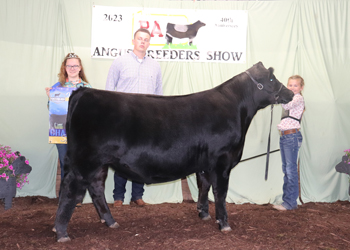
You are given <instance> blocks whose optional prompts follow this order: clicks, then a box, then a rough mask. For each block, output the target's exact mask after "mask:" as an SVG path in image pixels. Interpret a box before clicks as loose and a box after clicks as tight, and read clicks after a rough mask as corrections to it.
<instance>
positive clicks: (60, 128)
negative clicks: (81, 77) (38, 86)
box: [49, 88, 76, 144]
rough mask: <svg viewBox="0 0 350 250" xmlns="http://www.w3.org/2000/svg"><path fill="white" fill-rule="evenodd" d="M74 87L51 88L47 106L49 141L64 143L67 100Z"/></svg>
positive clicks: (65, 137) (65, 138) (65, 139)
mask: <svg viewBox="0 0 350 250" xmlns="http://www.w3.org/2000/svg"><path fill="white" fill-rule="evenodd" d="M73 90H76V88H52V89H51V90H50V106H49V116H50V118H49V143H55V144H66V143H67V135H66V120H67V112H68V100H69V97H70V95H71V94H72V91H73Z"/></svg>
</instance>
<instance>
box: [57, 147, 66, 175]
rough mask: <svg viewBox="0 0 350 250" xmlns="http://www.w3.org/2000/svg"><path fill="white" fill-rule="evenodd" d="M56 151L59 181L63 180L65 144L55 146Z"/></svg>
mask: <svg viewBox="0 0 350 250" xmlns="http://www.w3.org/2000/svg"><path fill="white" fill-rule="evenodd" d="M56 147H57V150H58V158H59V160H60V166H61V181H62V180H63V176H64V157H65V156H66V153H67V144H56Z"/></svg>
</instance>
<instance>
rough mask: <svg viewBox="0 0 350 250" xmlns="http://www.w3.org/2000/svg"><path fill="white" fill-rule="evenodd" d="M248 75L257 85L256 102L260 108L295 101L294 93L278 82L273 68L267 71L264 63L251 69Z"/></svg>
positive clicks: (259, 63) (247, 72) (255, 91)
mask: <svg viewBox="0 0 350 250" xmlns="http://www.w3.org/2000/svg"><path fill="white" fill-rule="evenodd" d="M246 74H247V77H248V79H249V80H250V81H251V82H253V84H254V85H255V86H254V87H253V88H255V90H254V101H255V103H256V104H257V105H258V107H259V108H264V107H266V106H268V105H270V104H281V103H282V104H284V103H288V102H290V101H291V100H292V99H293V96H294V93H293V92H292V91H291V90H289V89H287V88H286V87H285V86H284V85H283V84H282V83H281V82H280V81H279V80H277V78H276V77H275V75H274V74H273V68H268V69H266V68H265V67H264V65H263V64H262V62H258V63H257V64H255V65H254V66H253V67H251V68H249V69H248V70H247V71H246Z"/></svg>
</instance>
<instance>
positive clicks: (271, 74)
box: [268, 67, 274, 79]
mask: <svg viewBox="0 0 350 250" xmlns="http://www.w3.org/2000/svg"><path fill="white" fill-rule="evenodd" d="M268 70H269V79H272V78H273V71H274V69H273V68H271V67H270V68H268Z"/></svg>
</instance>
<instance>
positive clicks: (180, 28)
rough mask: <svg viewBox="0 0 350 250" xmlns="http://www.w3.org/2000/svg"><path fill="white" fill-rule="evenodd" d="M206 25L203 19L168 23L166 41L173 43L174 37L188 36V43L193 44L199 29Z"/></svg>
mask: <svg viewBox="0 0 350 250" xmlns="http://www.w3.org/2000/svg"><path fill="white" fill-rule="evenodd" d="M203 26H205V23H202V22H201V21H199V20H198V21H197V22H195V23H193V24H185V25H183V24H173V23H168V24H167V26H166V36H165V39H166V43H167V44H168V45H169V44H172V43H173V38H174V37H175V38H179V39H183V38H188V39H189V41H188V45H189V46H192V44H193V39H194V38H195V37H196V36H197V33H198V30H199V29H200V28H201V27H203Z"/></svg>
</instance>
